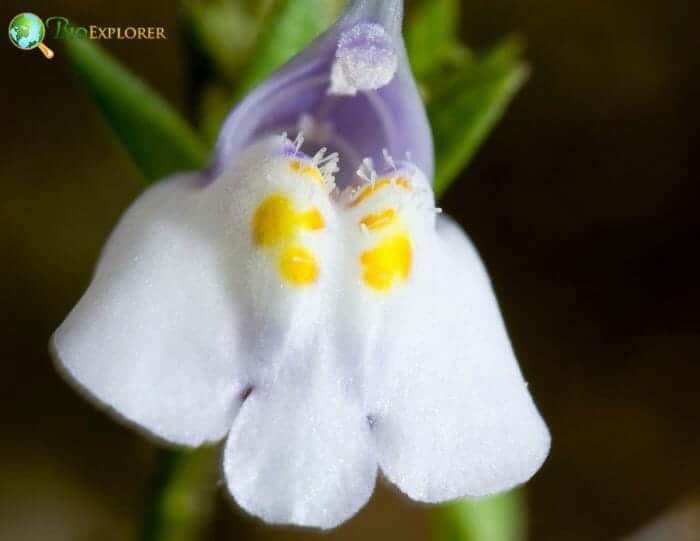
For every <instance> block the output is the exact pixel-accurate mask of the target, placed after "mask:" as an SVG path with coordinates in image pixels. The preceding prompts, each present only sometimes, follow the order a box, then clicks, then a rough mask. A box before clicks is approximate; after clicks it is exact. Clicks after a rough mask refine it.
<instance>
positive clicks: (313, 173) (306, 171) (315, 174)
mask: <svg viewBox="0 0 700 541" xmlns="http://www.w3.org/2000/svg"><path fill="white" fill-rule="evenodd" d="M289 168H290V169H291V170H292V171H294V172H295V173H299V174H300V175H304V176H306V177H309V178H312V179H314V180H315V181H316V182H318V183H319V184H320V185H321V186H323V185H324V184H325V182H326V180H325V179H324V178H323V175H322V174H321V171H319V170H318V167H316V166H314V165H311V164H309V165H302V163H301V162H300V161H299V160H292V161H291V162H289Z"/></svg>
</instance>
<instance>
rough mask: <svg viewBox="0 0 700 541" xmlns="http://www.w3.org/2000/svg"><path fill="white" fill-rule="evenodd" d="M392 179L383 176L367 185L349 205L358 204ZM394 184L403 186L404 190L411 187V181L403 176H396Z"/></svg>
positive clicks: (387, 184) (390, 182)
mask: <svg viewBox="0 0 700 541" xmlns="http://www.w3.org/2000/svg"><path fill="white" fill-rule="evenodd" d="M392 180H393V179H391V178H383V179H381V180H378V181H377V182H375V183H374V184H372V185H370V186H367V187H366V188H365V189H364V190H362V191H361V192H360V195H358V196H357V197H356V198H355V199H354V200H353V202H352V203H351V204H350V206H352V207H354V206H356V205H359V204H360V203H362V202H363V201H364V200H365V199H367V198H368V197H369V196H370V195H372V194H373V193H375V192H377V191H379V190H381V189H382V188H385V187H387V186H389V185H390V184H392ZM395 184H396V185H397V186H401V187H402V188H405V189H406V190H410V189H411V183H410V182H408V180H406V179H405V178H404V177H399V178H397V179H396V181H395Z"/></svg>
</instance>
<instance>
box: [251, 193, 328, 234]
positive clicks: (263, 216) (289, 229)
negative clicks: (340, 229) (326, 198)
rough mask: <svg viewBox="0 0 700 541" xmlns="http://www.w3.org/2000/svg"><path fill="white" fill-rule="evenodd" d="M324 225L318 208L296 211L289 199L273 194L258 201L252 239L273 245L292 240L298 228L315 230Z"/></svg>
mask: <svg viewBox="0 0 700 541" xmlns="http://www.w3.org/2000/svg"><path fill="white" fill-rule="evenodd" d="M324 225H325V224H324V222H323V215H322V214H321V213H320V212H319V210H318V209H316V208H312V209H311V210H307V211H305V212H298V211H297V210H296V209H295V208H294V205H293V204H292V202H291V201H290V200H289V199H287V198H286V197H285V196H283V195H280V194H275V195H271V196H269V197H268V198H267V199H265V200H264V201H263V202H262V203H260V206H258V208H257V210H256V211H255V214H254V215H253V223H252V228H253V241H254V242H255V244H257V245H258V246H266V247H269V246H274V245H276V244H278V243H281V242H284V241H289V240H292V239H293V238H294V237H296V235H297V232H298V230H299V229H309V230H311V231H315V230H318V229H322V228H323V227H324Z"/></svg>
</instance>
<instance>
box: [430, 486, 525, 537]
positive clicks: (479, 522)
mask: <svg viewBox="0 0 700 541" xmlns="http://www.w3.org/2000/svg"><path fill="white" fill-rule="evenodd" d="M432 514H433V521H432V526H433V528H432V536H431V539H433V540H434V541H525V539H527V521H526V509H525V494H524V491H523V489H522V488H517V489H515V490H511V491H509V492H504V493H502V494H498V495H496V496H490V497H486V498H479V499H463V500H456V501H454V502H451V503H448V504H444V505H440V506H438V507H436V508H435V509H434V510H433V513H432Z"/></svg>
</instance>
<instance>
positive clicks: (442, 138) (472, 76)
mask: <svg viewBox="0 0 700 541" xmlns="http://www.w3.org/2000/svg"><path fill="white" fill-rule="evenodd" d="M517 51H518V48H517V44H514V42H513V41H512V40H509V41H506V42H505V43H504V44H502V45H500V46H499V47H497V48H496V49H494V50H493V51H491V52H490V53H488V54H486V55H485V56H484V57H483V58H482V59H481V60H479V61H477V62H472V63H469V64H468V65H466V66H465V67H464V68H462V70H460V73H459V74H458V75H457V76H456V77H455V78H454V79H453V80H452V82H451V83H450V84H449V85H448V86H447V87H446V88H443V89H442V90H441V92H440V93H439V94H437V95H434V96H432V97H431V101H430V102H429V103H428V107H427V109H428V117H429V118H430V124H431V126H432V129H433V137H434V141H435V160H436V162H435V168H436V173H435V192H436V194H437V195H440V194H442V193H443V192H444V191H445V190H446V189H447V188H448V187H449V185H450V184H451V183H452V181H453V180H454V179H455V178H456V176H457V175H458V174H459V172H460V171H461V170H462V169H464V167H465V166H466V165H467V163H468V162H469V160H470V159H471V158H472V156H473V155H474V153H475V152H476V150H477V149H478V148H479V146H480V145H481V143H483V141H484V139H485V138H486V136H487V135H488V134H489V133H490V132H491V131H492V129H493V128H494V126H495V124H496V123H497V122H498V120H499V119H500V118H501V116H502V115H503V112H504V111H505V109H506V106H507V105H508V103H509V102H510V101H511V99H512V98H513V96H514V95H515V94H516V93H517V91H518V90H519V89H520V88H521V87H522V85H523V83H524V82H525V80H526V78H527V73H528V70H527V67H526V66H525V64H524V63H522V62H521V61H520V60H519V54H518V53H517Z"/></svg>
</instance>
